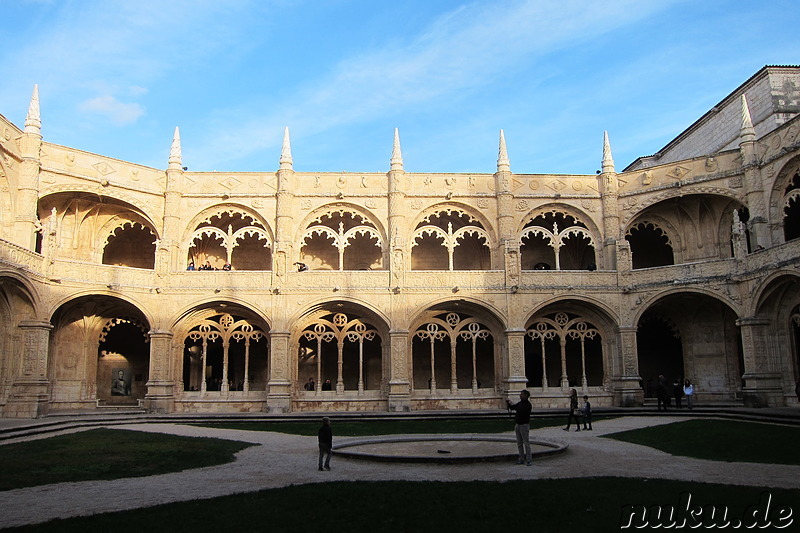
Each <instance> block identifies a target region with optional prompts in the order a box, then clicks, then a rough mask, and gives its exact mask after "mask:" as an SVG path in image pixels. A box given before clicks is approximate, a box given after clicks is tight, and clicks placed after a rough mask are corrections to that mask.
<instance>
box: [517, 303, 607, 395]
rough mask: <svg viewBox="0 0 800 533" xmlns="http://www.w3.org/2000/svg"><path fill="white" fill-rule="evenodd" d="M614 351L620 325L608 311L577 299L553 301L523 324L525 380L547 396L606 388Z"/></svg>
mask: <svg viewBox="0 0 800 533" xmlns="http://www.w3.org/2000/svg"><path fill="white" fill-rule="evenodd" d="M615 346H616V323H615V322H614V319H613V317H612V316H610V315H609V314H608V312H607V310H605V309H604V308H602V307H597V306H595V305H593V302H587V301H584V300H581V299H577V298H568V299H563V298H561V299H554V300H553V301H551V302H549V303H548V304H547V305H544V306H541V307H540V308H538V309H537V310H536V312H535V313H533V314H531V315H530V316H529V317H528V319H527V320H526V321H525V375H526V376H527V377H528V380H529V385H530V386H534V387H542V389H543V390H545V391H546V390H547V389H549V388H553V387H555V388H556V389H561V390H563V389H565V388H568V387H575V388H581V389H582V390H583V391H584V393H586V392H587V391H588V390H589V389H588V387H602V388H603V389H607V388H608V387H609V383H610V378H611V376H612V374H613V373H614V370H613V369H614V361H613V355H614V353H615V352H616V349H615Z"/></svg>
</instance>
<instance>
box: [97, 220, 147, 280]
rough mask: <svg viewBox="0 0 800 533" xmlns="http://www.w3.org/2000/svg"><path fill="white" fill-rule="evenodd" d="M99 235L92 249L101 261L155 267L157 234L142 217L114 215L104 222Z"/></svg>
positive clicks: (111, 263) (110, 263)
mask: <svg viewBox="0 0 800 533" xmlns="http://www.w3.org/2000/svg"><path fill="white" fill-rule="evenodd" d="M97 238H98V240H99V242H97V243H95V246H93V247H92V248H93V249H94V250H95V252H94V253H95V254H97V256H98V257H96V258H95V259H96V261H97V262H98V263H103V264H108V265H113V264H121V265H123V266H132V267H138V268H150V269H152V268H154V266H155V254H156V243H157V242H158V235H157V233H156V231H155V228H152V227H150V226H148V225H147V221H146V220H144V219H143V218H141V217H138V216H135V215H134V216H130V217H125V218H122V217H119V216H114V217H112V218H111V219H109V220H108V221H107V222H106V223H105V224H104V225H103V227H102V228H101V229H100V231H99V232H98V235H97ZM125 241H128V242H125ZM120 244H121V245H122V246H120ZM126 245H127V246H126ZM125 246H126V247H127V248H128V250H127V253H126V250H125V249H124V248H123V247H125Z"/></svg>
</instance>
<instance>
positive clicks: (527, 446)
mask: <svg viewBox="0 0 800 533" xmlns="http://www.w3.org/2000/svg"><path fill="white" fill-rule="evenodd" d="M530 397H531V393H530V392H528V390H527V389H522V390H521V391H520V392H519V401H518V402H517V403H514V404H512V403H511V401H510V400H506V404H507V405H508V408H509V409H511V410H512V411H514V422H515V425H514V435H516V437H517V450H518V451H519V458H518V459H517V464H518V465H521V464H523V461H524V463H525V464H526V465H528V466H531V441H530V431H531V410H532V409H533V406H532V405H531V402H530V400H529V399H528V398H530Z"/></svg>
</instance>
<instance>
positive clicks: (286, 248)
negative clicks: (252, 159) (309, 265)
mask: <svg viewBox="0 0 800 533" xmlns="http://www.w3.org/2000/svg"><path fill="white" fill-rule="evenodd" d="M275 175H276V177H277V180H278V187H277V191H276V193H275V208H276V214H275V253H274V260H273V266H272V273H273V275H275V276H277V277H278V281H277V282H276V283H275V285H276V288H280V285H282V281H283V278H284V276H285V275H286V272H287V271H288V270H289V264H288V263H289V260H290V259H292V257H293V256H292V254H293V251H292V241H291V238H292V220H293V217H294V216H293V214H292V206H293V204H294V193H292V192H291V191H292V186H293V185H294V181H295V180H294V163H293V160H292V150H291V144H290V142H289V128H286V130H285V131H284V135H283V148H282V149H281V158H280V168H279V169H278V171H277V172H276V173H275Z"/></svg>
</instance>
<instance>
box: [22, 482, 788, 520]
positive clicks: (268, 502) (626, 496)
mask: <svg viewBox="0 0 800 533" xmlns="http://www.w3.org/2000/svg"><path fill="white" fill-rule="evenodd" d="M687 495H691V502H692V504H694V505H700V506H708V505H714V506H716V507H717V511H721V508H722V507H726V508H727V518H726V519H727V520H729V521H731V523H732V524H733V523H735V522H733V521H734V520H738V519H740V518H742V517H747V516H748V515H747V513H748V512H752V509H753V508H752V506H754V505H761V506H762V507H763V502H764V498H765V497H766V496H767V495H770V496H771V506H772V508H773V509H775V508H777V507H778V506H787V505H792V504H793V503H796V502H798V501H800V490H771V489H764V488H756V487H731V486H726V485H715V484H706V483H686V482H678V481H667V480H645V479H623V478H590V479H547V480H532V481H509V482H504V483H500V482H452V483H443V482H405V481H393V482H336V483H316V484H310V485H296V486H290V487H285V488H281V489H270V490H264V491H260V492H255V493H249V494H239V495H233V496H225V497H221V498H214V499H210V500H198V501H191V502H184V503H174V504H168V505H161V506H157V507H151V508H147V509H139V510H134V511H124V512H118V513H109V514H104V515H96V516H92V517H81V518H71V519H67V520H56V521H51V522H48V523H47V524H41V525H37V526H26V527H24V528H18V529H16V530H17V531H47V532H48V533H52V532H62V531H81V532H85V531H113V532H114V533H125V532H128V531H131V532H133V531H141V529H142V528H143V527H146V528H147V531H148V533H158V532H162V531H164V532H172V531H192V532H203V531H215V532H219V531H231V530H235V531H259V532H262V531H281V532H293V531H298V532H300V531H302V532H306V531H308V530H309V529H324V530H325V531H348V532H362V531H363V532H369V533H374V532H375V531H414V532H418V531H438V532H450V531H458V532H465V531H469V532H479V531H492V532H494V531H517V530H520V529H521V528H522V529H525V530H528V529H531V530H534V531H545V532H559V533H571V532H586V531H614V530H617V529H619V528H620V526H621V525H624V523H625V522H626V521H627V519H628V518H629V516H630V508H628V509H626V508H625V506H628V505H644V506H645V508H646V509H645V508H641V509H642V510H643V511H645V512H646V513H647V514H646V516H645V520H647V521H648V524H649V526H650V527H652V526H654V525H655V524H656V523H657V519H656V517H654V516H651V515H650V513H651V506H656V505H658V506H664V507H667V506H674V507H676V508H677V507H679V505H680V504H681V503H682V502H683V501H685V500H686V497H687ZM682 498H683V500H682ZM748 508H750V509H751V510H750V511H746V510H747V509H748ZM676 513H678V514H676V515H675V519H676V520H680V518H681V514H680V511H678V510H677V509H676ZM773 514H774V513H773ZM687 515H688V513H687V512H683V513H682V516H683V517H687ZM639 516H641V513H639ZM689 518H691V517H689ZM767 518H768V519H771V520H773V524H774V523H775V520H776V518H777V517H775V516H771V517H767ZM639 523H641V522H639ZM716 523H717V524H720V523H721V522H719V516H718V518H717V522H716ZM661 525H662V527H663V526H664V523H661Z"/></svg>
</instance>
